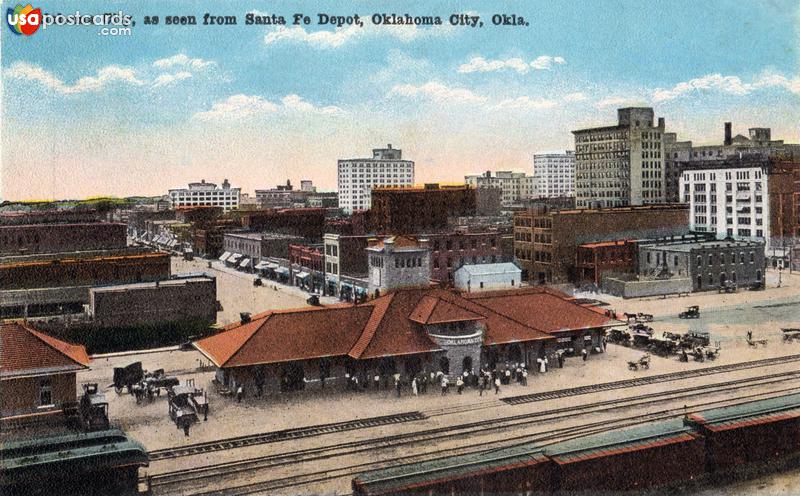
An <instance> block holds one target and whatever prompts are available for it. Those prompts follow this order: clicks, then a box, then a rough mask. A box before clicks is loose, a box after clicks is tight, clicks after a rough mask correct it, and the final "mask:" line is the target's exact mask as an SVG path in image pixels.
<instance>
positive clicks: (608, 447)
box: [353, 394, 800, 495]
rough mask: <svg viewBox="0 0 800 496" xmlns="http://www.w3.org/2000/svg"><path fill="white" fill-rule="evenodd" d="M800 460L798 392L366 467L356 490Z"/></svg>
mask: <svg viewBox="0 0 800 496" xmlns="http://www.w3.org/2000/svg"><path fill="white" fill-rule="evenodd" d="M798 460H800V394H795V395H788V396H781V397H776V398H770V399H765V400H757V401H750V402H745V403H741V404H739V405H735V406H730V407H724V408H718V409H713V410H705V411H702V412H698V413H694V414H691V415H688V416H687V417H685V418H683V419H673V420H667V421H661V422H653V423H650V424H647V425H644V426H641V427H634V428H628V429H622V430H610V431H609V432H606V433H602V434H595V435H590V436H584V437H579V438H575V439H572V440H567V441H563V442H559V443H556V444H552V445H550V446H546V447H541V446H536V445H534V444H523V445H519V446H514V447H508V448H504V449H497V450H492V451H482V452H478V453H472V454H469V455H460V456H454V457H449V458H441V459H437V460H431V461H427V462H419V463H414V464H409V465H401V466H396V467H391V468H386V469H381V470H376V471H372V472H369V473H365V474H362V475H359V476H358V477H356V478H355V479H354V480H353V491H354V493H355V494H357V495H378V494H380V495H401V494H409V493H427V494H481V493H483V494H492V493H521V492H523V493H524V492H532V493H537V492H540V493H541V492H544V493H549V492H564V493H568V492H582V491H587V492H607V491H612V492H613V491H622V490H646V489H647V488H653V487H664V486H671V485H672V486H677V485H683V484H686V483H694V482H702V481H708V480H715V479H716V478H719V477H720V476H725V475H729V474H734V473H737V472H740V471H742V470H743V469H744V470H748V469H751V468H752V469H760V468H765V467H768V466H770V467H775V466H780V465H782V464H786V463H791V462H797V461H798Z"/></svg>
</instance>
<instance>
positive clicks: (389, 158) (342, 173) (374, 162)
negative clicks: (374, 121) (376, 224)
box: [338, 144, 414, 214]
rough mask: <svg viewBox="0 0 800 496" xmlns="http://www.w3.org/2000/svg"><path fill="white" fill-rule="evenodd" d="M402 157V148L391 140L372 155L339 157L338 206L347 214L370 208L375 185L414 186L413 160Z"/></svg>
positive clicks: (374, 150) (373, 151)
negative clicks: (392, 143) (394, 145)
mask: <svg viewBox="0 0 800 496" xmlns="http://www.w3.org/2000/svg"><path fill="white" fill-rule="evenodd" d="M402 157H403V153H402V150H398V149H395V148H392V145H391V144H390V145H388V146H387V147H386V148H375V149H373V150H372V158H352V159H342V160H339V163H338V169H339V170H338V179H339V208H341V209H342V210H344V211H345V212H346V213H348V214H350V213H353V212H355V211H357V210H368V209H369V208H370V206H371V204H372V198H371V193H372V188H373V187H397V188H400V187H408V186H413V185H414V162H413V161H412V160H402Z"/></svg>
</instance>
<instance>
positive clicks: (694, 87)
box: [652, 72, 800, 102]
mask: <svg viewBox="0 0 800 496" xmlns="http://www.w3.org/2000/svg"><path fill="white" fill-rule="evenodd" d="M768 88H779V89H784V90H786V91H789V92H790V93H793V94H795V95H800V76H794V77H793V78H791V79H790V78H788V77H786V76H784V75H783V74H777V73H767V72H765V73H763V74H761V75H760V76H759V77H757V78H755V79H754V80H753V81H752V82H749V83H747V82H744V81H742V79H741V78H740V77H738V76H723V75H722V74H718V73H717V74H707V75H705V76H702V77H699V78H695V79H691V80H689V81H684V82H680V83H678V84H676V85H675V86H673V87H672V88H670V89H664V88H657V89H655V90H653V92H652V99H653V101H654V102H663V101H667V100H674V99H675V98H678V97H681V96H684V95H687V94H690V93H693V92H695V91H697V92H712V91H714V92H719V93H726V94H729V95H736V96H744V95H748V94H750V93H752V92H754V91H757V90H761V89H768Z"/></svg>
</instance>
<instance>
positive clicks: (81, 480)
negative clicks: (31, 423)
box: [0, 429, 148, 495]
mask: <svg viewBox="0 0 800 496" xmlns="http://www.w3.org/2000/svg"><path fill="white" fill-rule="evenodd" d="M147 465H148V456H147V451H146V450H145V449H144V447H143V446H142V445H141V444H139V443H138V442H136V441H134V440H132V439H131V438H129V437H128V436H126V435H125V434H124V433H123V432H122V431H120V430H116V429H111V430H105V431H96V432H89V433H70V434H64V435H58V436H50V437H38V438H31V439H24V440H15V441H8V442H4V443H0V472H2V474H3V476H2V477H0V494H3V495H39V494H42V495H44V494H48V495H49V494H55V493H54V488H58V490H57V493H58V494H59V495H78V494H81V495H84V494H86V495H95V494H97V495H99V494H103V495H105V494H115V495H117V494H120V495H125V494H136V493H137V492H138V487H137V486H138V479H139V477H138V473H139V467H143V466H147Z"/></svg>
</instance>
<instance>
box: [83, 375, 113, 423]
mask: <svg viewBox="0 0 800 496" xmlns="http://www.w3.org/2000/svg"><path fill="white" fill-rule="evenodd" d="M78 412H79V414H80V420H81V426H82V427H83V428H84V429H86V430H87V431H101V430H104V429H108V402H107V401H106V396H105V395H104V394H103V393H101V392H99V391H98V388H97V383H90V384H84V385H83V396H81V400H80V403H79V404H78Z"/></svg>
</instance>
